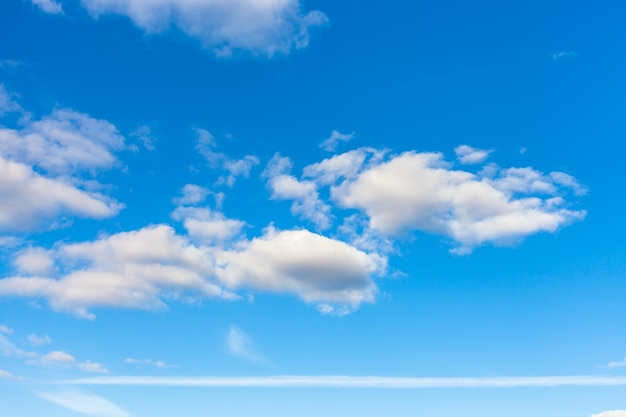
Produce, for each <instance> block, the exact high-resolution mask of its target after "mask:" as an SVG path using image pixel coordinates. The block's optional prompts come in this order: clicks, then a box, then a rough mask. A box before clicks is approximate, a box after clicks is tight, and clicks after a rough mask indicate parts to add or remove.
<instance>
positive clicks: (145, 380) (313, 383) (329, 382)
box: [57, 375, 626, 389]
mask: <svg viewBox="0 0 626 417" xmlns="http://www.w3.org/2000/svg"><path fill="white" fill-rule="evenodd" d="M57 383H59V384H64V385H125V386H164V387H207V388H263V387H265V388H392V389H401V388H413V389H416V388H516V387H566V386H619V385H626V376H528V377H459V378H456V377H455V378H404V377H383V376H317V375H315V376H294V375H281V376H244V377H215V376H208V377H189V378H187V377H139V376H117V377H97V378H81V379H72V380H64V381H57Z"/></svg>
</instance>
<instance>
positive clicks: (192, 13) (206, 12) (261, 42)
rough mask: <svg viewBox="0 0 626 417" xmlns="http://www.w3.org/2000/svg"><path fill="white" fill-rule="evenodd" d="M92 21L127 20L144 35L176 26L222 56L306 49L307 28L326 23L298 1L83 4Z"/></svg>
mask: <svg viewBox="0 0 626 417" xmlns="http://www.w3.org/2000/svg"><path fill="white" fill-rule="evenodd" d="M82 4H83V5H84V6H85V8H86V9H87V10H88V11H89V12H90V13H91V14H92V15H93V16H95V17H97V16H99V15H101V14H107V13H114V14H120V15H125V16H128V17H129V18H130V19H132V21H133V22H134V23H135V24H136V25H137V26H139V27H140V28H142V29H144V30H145V31H147V32H148V33H156V32H161V31H164V30H167V29H168V28H169V27H170V26H172V25H174V26H177V27H178V28H180V30H182V31H183V32H184V33H186V34H187V35H189V36H192V37H194V38H197V39H199V40H200V41H201V42H202V43H203V44H204V45H205V46H207V47H209V48H212V49H213V50H214V51H216V53H218V54H220V55H229V54H230V53H232V52H233V51H236V50H247V51H250V52H252V53H254V54H265V55H269V56H271V55H273V54H275V53H277V52H281V53H288V52H289V51H290V50H291V49H293V48H302V47H305V46H307V44H308V41H309V28H311V27H312V26H318V25H322V24H324V23H326V22H327V18H326V16H325V15H324V14H323V13H321V12H319V11H311V12H309V13H307V14H302V6H301V4H300V1H299V0H82Z"/></svg>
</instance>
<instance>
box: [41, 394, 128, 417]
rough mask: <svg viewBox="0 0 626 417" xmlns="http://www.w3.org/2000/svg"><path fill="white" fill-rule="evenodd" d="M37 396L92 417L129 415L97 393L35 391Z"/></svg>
mask: <svg viewBox="0 0 626 417" xmlns="http://www.w3.org/2000/svg"><path fill="white" fill-rule="evenodd" d="M35 394H36V395H37V396H38V397H39V398H43V399H44V400H46V401H50V402H51V403H54V404H56V405H59V406H61V407H64V408H67V409H68V410H72V411H76V412H77V413H82V414H84V415H88V416H94V417H130V414H129V413H128V411H126V410H124V409H122V408H120V407H119V406H117V405H115V404H113V403H112V402H111V401H109V400H107V399H105V398H102V397H100V396H98V395H94V394H89V393H85V392H81V391H77V390H63V391H59V392H54V393H53V392H36V393H35Z"/></svg>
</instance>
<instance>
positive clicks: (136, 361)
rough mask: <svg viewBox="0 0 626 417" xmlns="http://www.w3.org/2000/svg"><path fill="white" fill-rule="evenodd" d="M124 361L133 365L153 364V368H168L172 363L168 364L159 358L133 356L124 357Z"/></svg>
mask: <svg viewBox="0 0 626 417" xmlns="http://www.w3.org/2000/svg"><path fill="white" fill-rule="evenodd" d="M124 362H125V363H131V364H135V365H150V366H154V367H155V368H169V367H172V365H168V364H167V363H165V362H164V361H160V360H156V361H155V360H152V359H134V358H126V359H124Z"/></svg>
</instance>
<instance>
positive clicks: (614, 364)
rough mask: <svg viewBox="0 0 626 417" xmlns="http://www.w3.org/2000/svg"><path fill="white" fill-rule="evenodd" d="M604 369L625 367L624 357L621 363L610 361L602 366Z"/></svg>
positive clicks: (625, 359)
mask: <svg viewBox="0 0 626 417" xmlns="http://www.w3.org/2000/svg"><path fill="white" fill-rule="evenodd" d="M604 367H605V368H609V369H611V368H623V367H626V357H625V358H624V359H623V360H621V361H612V362H609V363H607V364H606V365H604Z"/></svg>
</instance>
